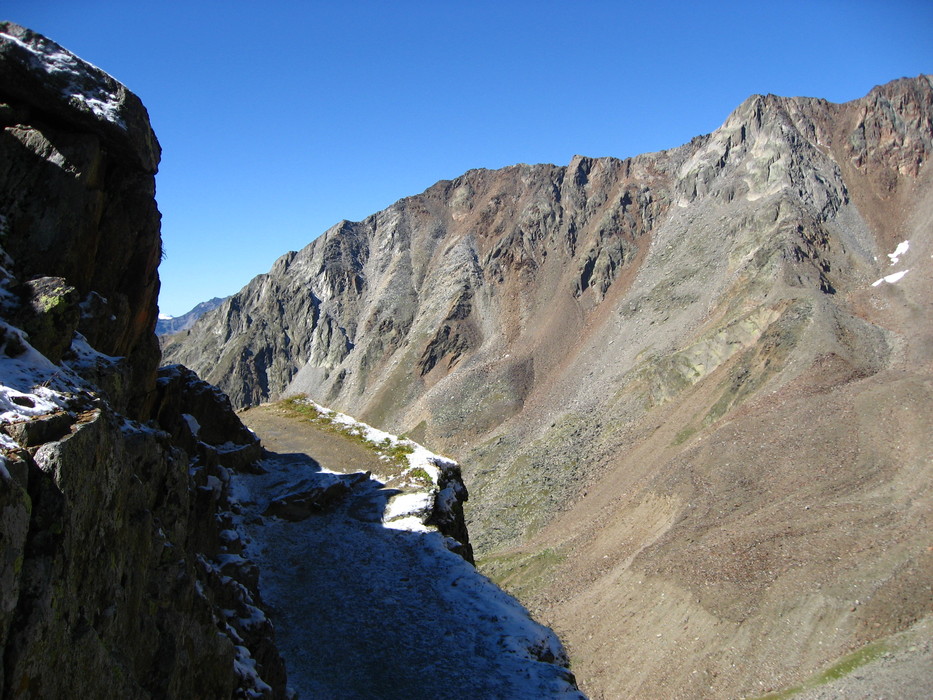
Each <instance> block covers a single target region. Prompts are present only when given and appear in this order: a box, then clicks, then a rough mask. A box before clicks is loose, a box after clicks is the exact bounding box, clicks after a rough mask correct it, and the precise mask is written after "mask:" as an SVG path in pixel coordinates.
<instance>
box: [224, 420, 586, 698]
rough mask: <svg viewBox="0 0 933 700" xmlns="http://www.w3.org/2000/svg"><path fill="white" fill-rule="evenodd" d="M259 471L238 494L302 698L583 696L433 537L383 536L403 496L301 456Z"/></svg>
mask: <svg viewBox="0 0 933 700" xmlns="http://www.w3.org/2000/svg"><path fill="white" fill-rule="evenodd" d="M295 429H296V430H298V428H295ZM301 430H302V431H307V430H308V429H307V428H306V427H303V428H301ZM286 432H287V431H286ZM332 437H333V436H327V439H330V438H332ZM303 439H308V438H307V435H306V436H305V438H303ZM273 442H274V441H273ZM344 442H346V441H344ZM364 452H365V451H364ZM345 454H347V455H350V457H349V459H348V461H347V462H346V463H345V465H344V468H345V469H347V470H352V469H354V468H355V467H356V466H357V465H358V463H357V462H356V461H355V460H354V459H353V458H352V455H353V454H354V453H353V451H352V450H348V451H347V452H346V453H345ZM261 464H262V467H263V469H264V473H262V474H237V475H235V476H234V477H233V478H234V493H235V494H236V496H237V498H238V499H239V502H240V506H241V508H242V515H241V517H242V520H243V523H244V528H245V530H246V532H247V533H248V536H249V544H248V545H247V554H248V556H250V557H251V558H253V559H254V560H255V561H256V562H257V563H258V564H259V565H260V570H261V572H262V575H261V581H260V586H261V590H262V595H263V598H264V599H265V601H266V602H267V603H268V605H269V606H270V609H271V615H272V618H273V623H274V624H275V627H276V637H277V641H278V643H279V647H280V649H281V650H282V654H283V656H284V658H285V659H286V663H287V665H288V671H289V682H290V685H291V687H292V688H293V689H294V690H296V691H298V693H299V695H300V697H304V698H342V699H343V698H437V697H509V698H546V697H557V696H560V697H583V696H582V694H580V693H579V691H577V690H576V688H575V687H574V682H573V677H572V674H571V673H570V672H569V671H568V670H567V669H566V668H564V667H563V664H565V663H566V656H565V654H564V651H563V648H562V647H561V645H560V642H559V641H558V640H557V638H556V636H555V635H554V634H553V632H551V631H550V630H549V629H547V628H545V627H543V626H541V625H538V624H537V623H535V622H534V621H533V620H532V619H531V618H530V617H529V616H528V614H527V611H526V610H525V609H524V608H523V607H521V606H520V605H519V603H518V602H517V601H515V600H514V599H513V598H512V597H510V596H508V595H506V594H505V593H503V592H502V591H501V590H500V589H498V588H497V587H496V586H495V585H494V584H492V583H491V582H490V581H489V580H488V579H486V578H485V577H484V576H482V575H480V574H479V573H477V571H476V570H475V569H474V568H473V566H471V565H470V564H468V563H467V562H466V561H464V560H463V559H462V558H461V557H459V556H457V555H456V554H453V553H452V552H450V551H449V550H448V549H447V546H446V543H445V538H444V537H443V536H442V535H441V534H440V533H438V532H435V531H430V532H410V531H407V530H397V529H392V528H391V527H390V526H387V525H384V524H383V522H382V520H383V515H384V513H385V510H386V506H387V503H388V501H389V499H390V498H391V497H392V496H393V495H394V494H395V493H397V491H395V490H393V489H384V488H383V483H382V482H380V481H379V480H378V479H376V478H372V477H371V476H370V475H369V474H368V473H367V472H359V471H349V473H335V472H334V471H332V470H329V469H327V468H325V467H322V465H321V463H320V462H319V461H317V460H316V459H314V458H313V457H311V456H309V455H308V454H305V453H284V454H283V453H274V452H269V453H267V456H266V458H265V459H264V460H263V461H262V463H261ZM277 504H278V505H277ZM283 514H284V516H283Z"/></svg>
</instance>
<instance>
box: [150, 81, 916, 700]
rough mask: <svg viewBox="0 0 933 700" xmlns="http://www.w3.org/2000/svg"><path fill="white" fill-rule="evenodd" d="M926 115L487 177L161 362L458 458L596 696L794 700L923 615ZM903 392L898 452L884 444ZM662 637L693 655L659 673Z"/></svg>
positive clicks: (426, 196)
mask: <svg viewBox="0 0 933 700" xmlns="http://www.w3.org/2000/svg"><path fill="white" fill-rule="evenodd" d="M931 119H933V83H931V78H930V77H929V76H920V77H918V78H906V79H900V80H896V81H893V82H891V83H888V84H885V85H882V86H877V87H876V88H873V89H872V90H871V91H870V92H869V93H868V94H867V95H866V96H865V97H863V98H860V99H857V100H853V101H851V102H847V103H840V104H835V103H830V102H827V101H825V100H821V99H818V98H786V97H776V96H769V95H764V96H752V97H750V98H748V99H747V100H745V101H744V102H743V103H742V104H741V105H740V106H739V107H738V108H737V109H736V110H734V111H733V112H732V114H730V116H729V117H728V118H727V119H726V120H725V122H724V123H723V125H722V126H721V127H720V128H719V129H717V130H716V131H714V132H713V133H711V134H708V135H704V136H698V137H696V138H694V139H693V140H691V141H690V142H689V143H687V144H684V145H682V146H679V147H676V148H674V149H669V150H665V151H659V152H657V153H650V154H642V155H638V156H634V157H632V158H628V159H624V160H619V159H615V158H610V157H606V158H586V157H582V156H581V157H575V158H574V159H572V160H571V162H570V163H569V164H568V165H566V166H555V165H549V164H542V165H515V166H509V167H507V168H503V169H500V170H471V171H469V172H467V173H465V174H464V175H461V176H460V177H458V178H455V179H453V180H446V181H441V182H439V183H437V184H435V185H433V186H431V187H430V188H428V189H427V190H425V191H424V192H423V193H421V194H419V195H414V196H412V197H408V198H405V199H402V200H400V201H399V202H397V203H395V204H393V205H392V206H390V207H388V208H386V209H385V210H383V211H381V212H378V213H376V214H373V215H372V216H370V217H367V218H366V219H364V220H363V221H361V222H341V223H339V224H337V225H336V226H334V227H332V228H331V229H329V230H328V231H327V232H325V233H324V234H323V235H322V236H321V237H320V238H318V239H316V240H315V241H313V242H312V243H311V244H309V246H307V247H306V248H304V249H302V250H301V251H297V252H291V253H288V254H286V255H284V256H282V257H280V258H279V259H278V260H277V261H276V263H275V264H274V265H273V267H272V269H271V270H270V271H269V273H267V274H265V275H260V276H258V277H257V278H255V279H254V280H253V281H251V282H250V283H249V284H248V285H247V286H246V287H245V288H244V289H243V290H242V291H241V292H239V293H238V294H236V295H234V296H233V297H232V298H231V299H230V300H229V301H228V302H226V303H225V304H224V305H222V306H221V307H219V308H218V309H217V310H215V311H214V312H211V313H210V314H207V315H205V316H204V317H203V318H202V319H201V321H200V322H199V323H198V324H196V325H195V326H194V328H193V329H191V330H190V331H188V332H187V333H186V334H184V335H182V336H176V337H174V338H172V339H169V340H168V341H167V343H168V344H167V345H166V352H167V354H168V355H169V356H170V357H172V358H175V359H178V360H180V361H183V362H186V363H189V364H191V365H193V366H194V367H196V368H199V369H200V370H201V371H203V372H204V373H205V374H206V375H207V376H208V377H209V378H210V380H211V381H213V382H215V383H218V384H219V385H221V386H222V387H224V389H225V391H227V392H228V393H229V394H230V395H231V398H232V400H233V401H234V402H235V403H236V404H237V405H240V406H243V405H247V404H251V403H258V402H261V401H264V400H266V399H267V398H268V397H273V396H278V395H285V394H288V393H290V392H300V393H308V394H309V395H310V396H312V398H315V400H320V401H321V402H322V403H326V404H327V405H332V406H335V407H336V408H338V409H340V410H344V411H347V412H349V413H352V414H354V415H357V416H360V417H361V418H362V419H364V420H366V421H367V422H370V423H373V424H377V425H382V426H385V427H387V428H389V429H392V430H393V431H394V432H398V433H402V432H406V433H408V434H410V435H412V437H413V438H415V439H417V440H419V441H420V442H424V443H427V444H431V445H435V446H437V447H438V448H439V449H442V450H444V451H445V452H447V453H449V454H451V455H452V456H453V457H454V458H456V459H457V460H458V461H459V462H460V463H461V464H462V465H463V468H464V477H465V479H466V481H467V483H468V486H469V488H470V491H471V494H472V496H473V497H472V499H471V501H470V504H468V505H469V509H468V512H467V515H468V518H469V526H470V533H471V541H472V542H473V544H474V547H475V549H476V552H477V561H478V563H479V565H480V567H481V569H483V570H485V571H487V573H490V575H493V576H494V577H496V578H497V580H499V581H502V582H503V583H504V584H505V585H506V586H507V587H509V588H510V590H512V591H513V592H516V594H518V595H519V597H520V598H521V599H522V600H523V601H525V602H526V603H527V604H529V605H531V606H532V608H533V610H536V611H537V612H538V613H539V614H541V615H542V616H544V619H545V621H546V622H549V623H551V622H553V626H554V627H555V629H557V630H558V632H559V633H560V634H561V636H562V639H564V640H566V642H567V643H568V645H569V647H570V649H571V653H572V655H573V656H574V659H575V668H576V669H578V670H579V672H578V674H577V675H578V677H579V679H580V681H581V687H582V688H583V689H584V690H585V691H586V692H588V693H590V694H591V695H593V696H595V697H599V696H601V695H605V696H608V697H618V696H632V695H647V696H657V695H663V696H671V695H677V694H681V695H689V696H696V697H714V696H724V695H728V696H736V695H748V694H752V693H754V692H765V691H766V690H768V689H778V688H781V687H783V686H784V685H786V684H789V683H791V682H792V681H794V680H795V679H799V678H801V677H803V676H804V675H806V674H807V673H812V672H816V671H818V670H819V668H821V665H825V664H828V663H830V662H831V661H832V660H833V659H834V658H838V657H840V656H842V655H843V654H844V653H845V652H846V651H848V650H851V649H852V648H853V647H855V646H858V645H859V644H863V643H867V642H871V641H873V640H877V639H879V638H880V637H882V636H883V635H885V634H888V633H894V632H898V631H901V630H904V629H907V628H909V627H910V626H911V625H912V624H914V623H916V622H917V621H918V620H921V619H922V618H923V617H924V616H925V615H929V614H930V612H931V610H930V606H929V605H928V604H925V603H924V602H923V601H922V600H920V599H919V598H917V597H916V595H914V594H907V593H906V591H910V590H922V586H923V583H922V581H923V580H924V573H923V572H924V571H927V569H928V566H929V561H928V560H929V554H928V553H925V549H924V548H925V545H924V544H923V542H924V538H925V537H926V534H924V533H927V534H928V533H929V532H930V525H929V522H928V519H927V518H925V517H924V516H922V509H921V510H918V509H917V504H918V503H923V502H929V499H930V495H929V489H928V488H926V486H924V484H926V483H927V476H924V475H925V474H926V475H928V473H929V463H928V461H925V460H927V458H928V456H929V448H928V446H926V443H925V441H924V438H923V435H924V434H926V433H927V432H928V431H927V428H925V427H923V426H929V425H931V420H933V417H931V416H930V411H929V409H928V407H927V402H926V399H924V398H923V397H924V396H927V392H928V389H929V386H930V371H931V359H933V358H931V352H930V350H929V348H930V347H931V346H933V344H931V343H930V340H931V339H933V333H931V324H930V321H929V319H930V301H929V300H930V299H931V298H933V292H931V290H930V288H929V282H928V279H929V277H930V275H929V272H928V270H929V265H930V263H929V259H930V255H931V254H933V250H931V248H933V243H931V241H930V230H931V226H930V222H931V216H933V186H931V178H933V175H931V171H930V170H929V168H928V167H927V166H926V163H927V161H928V160H929V155H930V152H931V150H933V128H931V123H933V122H931ZM905 242H907V244H908V245H909V251H910V252H909V254H907V255H905V256H904V257H903V258H902V259H900V262H899V263H897V264H894V263H892V262H891V259H889V254H891V253H892V251H894V250H895V249H896V248H898V247H899V245H900V244H903V243H905ZM895 272H898V273H903V276H901V277H899V278H898V280H896V281H895V282H894V283H888V282H880V283H878V284H873V283H875V282H876V281H878V280H884V279H885V277H886V276H888V275H890V274H891V273H895ZM872 396H873V397H875V398H874V400H871V399H869V398H868V397H872ZM899 400H902V401H903V402H904V403H905V405H908V406H909V407H910V411H912V412H913V414H914V415H915V418H914V419H912V420H911V421H910V422H908V423H906V424H905V425H907V426H908V427H907V428H906V432H905V434H904V435H903V436H901V437H900V438H899V439H900V440H901V443H902V445H903V446H902V447H901V448H895V444H896V443H894V442H892V440H893V438H890V437H889V436H888V435H886V434H881V433H879V432H878V430H877V429H875V428H874V427H873V425H882V424H887V423H885V421H887V420H888V418H887V414H885V415H880V414H879V415H876V413H877V412H878V411H881V410H885V411H888V410H889V409H890V410H893V407H894V406H896V405H897V402H898V401H899ZM812 402H817V405H819V406H822V407H823V408H824V413H820V412H819V411H818V410H816V409H815V407H814V405H813V403H812ZM897 415H900V413H897ZM853 426H859V428H858V430H859V431H861V432H855V433H854V434H850V433H851V431H854V430H855V428H853ZM925 431H926V432H925ZM730 435H735V436H742V438H743V440H742V441H738V440H737V438H729V436H730ZM733 440H735V442H734V441H733ZM782 445H797V446H799V447H798V449H799V450H800V452H799V460H795V459H794V457H795V454H793V453H790V454H787V453H785V452H782V451H781V449H780V448H781V446H782ZM853 450H854V451H853ZM724 455H730V458H729V459H728V460H724V459H721V458H720V457H722V456H724ZM726 462H728V464H726ZM769 465H776V466H774V468H770V467H769ZM808 468H812V469H813V470H815V474H817V475H818V476H817V478H811V479H808V477H807V474H808V471H807V469H808ZM866 473H871V474H875V475H876V476H877V478H878V479H879V483H881V484H884V485H885V488H886V489H888V490H886V491H884V495H879V493H877V492H876V491H875V490H874V488H875V487H874V486H872V484H871V482H870V481H867V480H866V479H865V478H864V474H866ZM724 474H728V475H729V476H728V477H725V476H723V475H724ZM830 485H832V486H831V487H830ZM911 487H912V488H913V489H914V492H911V491H910V488H911ZM846 494H847V495H846ZM846 503H849V506H846ZM737 504H738V505H737ZM798 505H799V508H804V507H805V506H806V507H807V508H808V510H803V511H801V510H799V509H798ZM846 507H850V508H851V509H852V510H851V513H852V515H851V516H849V520H846V521H845V523H847V524H846V525H845V527H843V526H842V525H841V524H840V521H839V520H838V518H837V517H836V516H834V515H832V514H833V513H836V514H838V513H840V512H845V508H846ZM698 508H699V509H698ZM768 512H772V516H773V517H771V518H770V519H768V518H765V516H764V514H765V513H768ZM800 513H806V514H807V515H806V517H804V518H802V519H801V516H800ZM881 513H885V514H886V515H885V516H882V515H881ZM727 514H732V515H727ZM885 518H886V519H885ZM798 520H799V522H798ZM876 526H877V527H876ZM866 528H870V529H866ZM788 529H789V531H790V532H799V535H798V537H799V539H797V540H793V542H794V543H795V544H798V543H803V544H802V554H800V556H790V555H789V554H788V552H789V551H791V550H788V549H786V547H785V544H786V543H788V542H790V541H791V540H787V539H786V537H787V535H786V534H784V533H786V532H788ZM858 532H863V533H864V537H865V545H864V547H863V548H862V549H859V546H858V543H857V537H856V534H855V533H858ZM749 533H759V534H758V535H756V536H755V537H752V536H751V535H750V534H749ZM869 534H870V536H868V535H869ZM853 538H855V539H853ZM697 542H700V543H703V546H701V547H699V548H697V547H696V546H695V543H697ZM885 542H889V543H891V542H898V543H899V544H897V545H896V546H894V545H885V544H884V543H885ZM834 547H838V548H841V549H842V550H844V551H846V552H853V554H852V555H851V556H852V562H853V564H852V568H848V569H844V570H843V569H833V568H832V567H827V566H825V565H824V562H825V561H827V560H829V559H830V558H832V557H834V556H835V555H833V554H831V552H832V550H833V548H834ZM739 552H748V553H750V554H749V555H748V556H744V555H743V556H738V554H737V553H739ZM857 552H862V554H857ZM869 552H870V554H869ZM623 553H624V555H623ZM604 557H605V559H604ZM769 562H784V563H783V564H781V565H780V566H777V564H769ZM768 567H771V568H770V569H769V568H768ZM769 570H770V571H771V574H768V575H764V576H763V573H762V572H763V571H769ZM690 571H692V572H694V573H693V574H690V575H689V576H688V575H686V572H690ZM866 571H870V572H871V573H866ZM698 572H707V575H706V576H705V578H704V576H702V575H701V574H700V573H698ZM859 574H861V576H862V577H861V578H859V577H858V575H859ZM771 575H773V576H774V578H773V579H769V578H768V577H769V576H771ZM613 582H615V583H613ZM792 582H793V583H792ZM823 590H829V591H832V592H831V593H829V594H824V593H821V592H820V591H823ZM898 591H900V593H898ZM662 596H663V597H664V598H665V599H666V600H668V601H674V600H676V601H679V602H678V603H677V606H678V607H676V609H675V608H669V607H665V606H664V605H659V606H657V607H656V608H655V607H652V606H653V605H655V603H656V601H657V600H660V599H661V597H662ZM898 596H901V597H898ZM856 599H857V600H859V601H863V600H866V599H867V600H872V601H874V602H873V604H872V605H873V606H874V607H872V606H867V605H862V604H861V603H859V604H853V602H852V601H853V600H856ZM652 601H654V602H652ZM897 601H899V602H897ZM672 604H673V603H672ZM602 609H612V610H617V611H618V615H617V616H612V615H610V616H603V617H602V618H600V617H599V616H595V617H594V615H593V611H595V610H602ZM781 610H783V611H785V613H788V612H790V611H793V613H794V615H795V616H796V617H795V618H794V619H796V621H797V622H796V624H797V625H798V629H799V630H801V631H802V632H801V634H803V633H804V631H805V632H806V634H807V635H808V637H807V639H808V640H809V641H807V642H806V643H803V642H801V643H800V644H799V645H798V646H797V647H794V646H790V644H791V642H790V641H786V640H792V639H797V638H798V637H797V636H795V635H790V634H789V632H788V630H787V629H785V628H784V627H782V626H781V624H786V622H785V623H780V622H779V619H780V615H781V612H780V611H781ZM636 611H639V612H638V613H637V614H640V615H641V616H642V617H643V618H644V622H638V623H636V622H633V618H632V616H633V615H636ZM662 611H664V612H665V613H669V615H667V616H664V615H661V612H662ZM674 619H680V620H683V619H698V620H699V619H702V620H706V621H707V622H706V623H704V625H703V626H702V629H700V628H698V629H693V628H691V626H690V625H689V624H685V626H683V627H681V628H678V627H676V626H674V624H673V622H672V620H674ZM828 619H831V620H833V624H834V625H835V627H834V628H833V629H832V630H831V631H829V632H827V631H826V630H825V628H824V622H823V621H825V620H828ZM626 620H628V622H626ZM649 621H650V622H649ZM707 623H708V624H707ZM876 623H877V625H878V626H877V627H874V626H873V625H875V624H876ZM751 628H757V629H760V630H763V631H765V630H767V631H769V633H770V634H771V635H773V636H772V637H771V638H769V640H765V639H764V638H761V639H759V638H758V637H754V636H750V635H748V634H746V633H745V632H743V630H746V629H751ZM655 629H658V630H661V631H662V633H664V634H667V635H668V636H669V638H670V640H671V645H672V646H664V645H662V647H663V648H662V647H658V648H657V649H656V651H651V652H650V653H648V654H647V655H644V654H643V653H641V650H644V649H655V647H656V646H657V643H656V642H655V641H654V640H655V636H654V635H655V634H656V632H654V631H653V630H655ZM691 633H692V634H693V636H690V637H688V635H689V634H691ZM762 634H764V632H762ZM694 637H695V638H696V639H697V640H699V641H698V642H697V643H696V644H695V643H694ZM817 640H819V641H820V644H817V643H816V642H817ZM678 647H682V648H683V649H687V650H688V651H685V652H683V654H680V655H678V654H677V652H676V648H678ZM639 657H641V658H642V661H643V664H642V667H640V668H635V667H634V666H632V665H631V664H622V665H619V666H615V667H611V666H609V665H607V662H606V659H609V658H614V659H634V658H639ZM733 663H734V664H735V666H734V667H733V666H732V665H731V664H733ZM672 668H675V669H677V670H676V672H672V671H671V669H672ZM756 674H757V675H756ZM704 684H705V685H704Z"/></svg>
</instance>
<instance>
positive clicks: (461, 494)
mask: <svg viewBox="0 0 933 700" xmlns="http://www.w3.org/2000/svg"><path fill="white" fill-rule="evenodd" d="M300 401H301V402H302V403H305V404H307V405H309V406H311V407H312V408H314V410H315V411H317V413H318V414H320V415H322V416H324V417H326V418H327V419H328V420H329V421H330V422H331V424H332V425H335V426H338V427H339V428H340V429H341V431H342V432H345V433H346V434H349V435H353V436H356V437H359V438H362V439H363V440H365V441H366V442H368V443H369V444H370V445H372V446H373V448H374V449H376V450H377V451H380V450H383V451H391V450H396V449H398V448H401V449H402V450H404V451H407V453H406V454H405V460H406V461H407V463H408V467H407V468H405V469H404V471H403V472H402V474H401V477H400V481H401V483H402V484H403V485H404V489H403V490H402V491H401V492H400V493H398V494H397V495H395V496H393V497H392V498H390V500H389V503H388V505H387V507H386V510H385V514H384V515H383V518H382V520H383V522H384V523H386V526H387V527H391V528H393V529H396V530H410V531H412V532H427V531H429V530H431V529H437V527H436V526H437V524H438V522H447V521H449V520H451V519H453V517H454V516H453V510H454V508H455V507H456V506H457V504H459V503H462V502H463V501H464V500H466V488H465V487H464V486H463V482H462V480H461V477H460V465H458V464H457V463H456V462H455V461H454V460H452V459H449V458H447V457H443V456H441V455H438V454H435V453H434V452H431V451H430V450H429V449H427V448H426V447H424V446H423V445H419V444H418V443H417V442H414V441H413V440H409V439H407V438H402V437H399V436H397V435H392V434H391V433H387V432H385V431H384V430H379V429H378V428H374V427H373V426H371V425H369V424H367V423H363V422H362V421H358V420H357V419H356V418H353V417H352V416H348V415H347V414H345V413H340V412H338V411H333V410H331V409H329V408H326V407H324V406H322V405H320V404H319V403H316V402H315V401H313V400H311V399H308V398H303V399H301V400H300ZM421 474H425V475H427V476H428V477H429V479H430V481H431V483H430V485H426V484H424V483H423V481H419V480H418V478H417V477H418V476H420V475H421ZM377 477H378V475H377Z"/></svg>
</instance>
